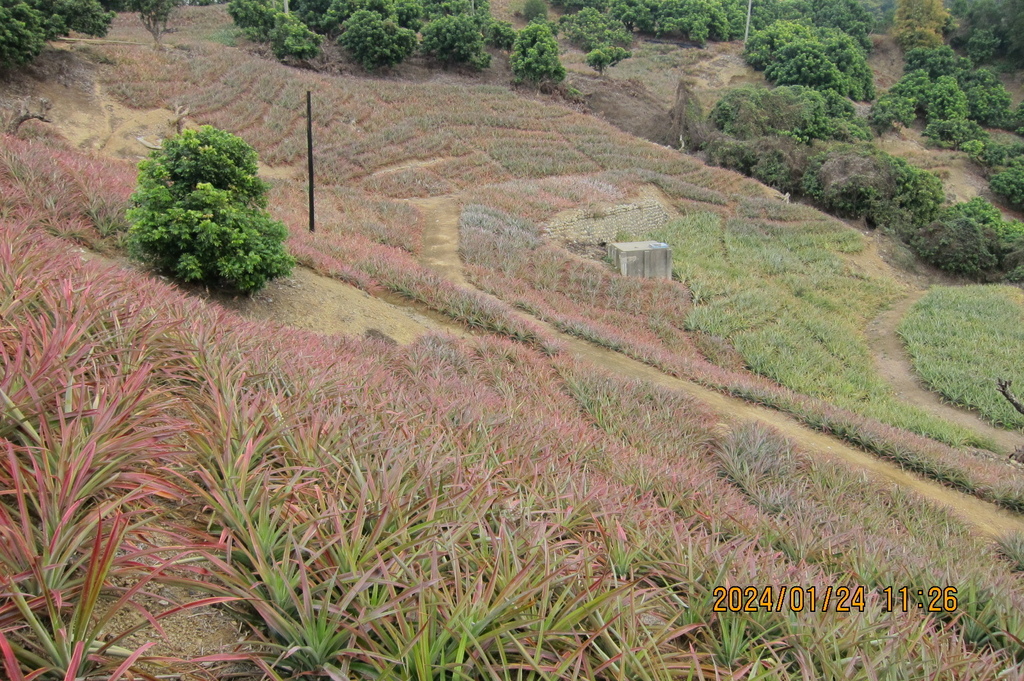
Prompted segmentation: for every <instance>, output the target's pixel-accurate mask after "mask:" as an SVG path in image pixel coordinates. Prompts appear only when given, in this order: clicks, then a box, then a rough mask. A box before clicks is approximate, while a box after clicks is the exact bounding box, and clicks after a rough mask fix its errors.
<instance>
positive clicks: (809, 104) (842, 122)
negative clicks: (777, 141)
mask: <svg viewBox="0 0 1024 681" xmlns="http://www.w3.org/2000/svg"><path fill="white" fill-rule="evenodd" d="M709 120H710V121H711V122H712V123H713V124H714V125H715V127H717V128H718V129H719V130H721V131H723V132H725V133H727V134H729V135H733V136H735V137H737V138H739V139H742V140H750V139H756V138H758V137H764V136H783V137H792V138H793V139H795V140H797V141H798V142H803V143H805V144H808V143H810V142H811V141H813V140H830V139H839V140H849V139H867V137H868V134H867V131H866V130H865V129H864V128H863V124H862V123H858V122H856V115H855V113H854V109H853V106H852V105H851V104H850V103H849V101H847V100H846V99H844V98H842V97H839V96H838V95H832V96H830V95H828V94H825V93H822V92H819V91H817V90H813V89H811V88H807V87H802V86H798V85H794V86H780V87H777V88H773V89H768V88H765V87H757V86H753V85H747V86H741V87H738V88H735V89H733V90H730V91H729V92H728V93H726V95H725V96H724V97H723V98H722V99H721V100H719V101H718V103H717V104H716V105H715V108H714V109H712V111H711V114H710V116H709Z"/></svg>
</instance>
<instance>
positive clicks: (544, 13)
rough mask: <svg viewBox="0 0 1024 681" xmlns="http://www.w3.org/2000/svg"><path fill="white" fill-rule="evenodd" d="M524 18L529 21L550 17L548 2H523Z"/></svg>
mask: <svg viewBox="0 0 1024 681" xmlns="http://www.w3.org/2000/svg"><path fill="white" fill-rule="evenodd" d="M523 18H524V19H526V20H527V21H533V20H534V19H537V18H540V19H547V18H548V3H546V2H544V0H526V2H524V3H523Z"/></svg>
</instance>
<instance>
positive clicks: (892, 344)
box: [867, 290, 1024, 454]
mask: <svg viewBox="0 0 1024 681" xmlns="http://www.w3.org/2000/svg"><path fill="white" fill-rule="evenodd" d="M926 293H927V291H923V290H919V291H914V292H913V293H911V294H910V295H909V296H907V297H906V298H904V299H903V300H901V301H900V302H899V303H897V304H896V305H895V306H893V307H892V308H891V309H889V310H887V311H885V312H883V313H882V314H880V315H879V316H878V317H876V318H875V319H874V320H873V321H872V322H871V323H870V324H869V325H868V328H867V337H868V346H869V347H870V348H871V355H872V356H873V357H874V359H875V368H876V369H877V370H878V373H879V374H880V375H881V376H882V377H883V378H884V379H885V380H887V381H888V382H889V384H890V385H892V387H893V389H894V390H895V391H896V395H897V396H899V398H900V399H901V400H903V401H904V402H907V403H909V404H912V405H914V406H915V407H919V408H921V409H923V410H925V411H927V412H928V413H929V414H932V415H933V416H937V417H939V418H942V419H945V420H947V421H951V422H952V423H956V424H958V425H961V426H963V427H964V428H969V429H971V430H973V431H974V432H976V433H979V434H981V435H984V436H985V437H988V438H991V439H992V440H993V441H995V443H996V444H997V445H999V447H1000V448H1001V449H1002V450H1003V451H1002V453H1003V454H1007V453H1009V452H1012V451H1013V450H1015V449H1016V448H1017V447H1021V446H1024V437H1022V436H1021V435H1020V434H1018V433H1013V432H1010V431H1008V430H1003V429H1001V428H996V427H995V426H993V425H992V424H990V423H988V422H987V421H985V420H984V419H982V418H981V417H980V416H978V415H977V414H976V413H974V412H972V411H968V410H966V409H960V408H959V407H955V406H953V405H952V404H949V403H948V402H944V401H943V400H942V398H941V397H940V396H939V395H938V394H937V393H935V392H932V391H931V390H929V389H928V388H927V387H925V385H924V383H923V382H922V381H921V379H920V378H919V377H918V376H917V374H916V373H914V366H913V363H912V362H911V359H910V355H909V354H908V353H907V350H906V348H904V347H903V340H902V339H901V338H900V337H899V335H898V334H897V333H896V327H897V326H899V323H900V320H901V319H903V317H904V316H905V315H906V314H907V312H908V311H909V310H910V308H911V306H913V304H914V303H916V302H917V301H918V300H920V299H921V298H922V297H924V295H925V294H926Z"/></svg>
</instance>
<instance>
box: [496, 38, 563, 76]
mask: <svg viewBox="0 0 1024 681" xmlns="http://www.w3.org/2000/svg"><path fill="white" fill-rule="evenodd" d="M509 64H510V66H511V67H512V73H514V74H515V76H516V78H517V79H518V80H519V81H529V82H531V83H535V84H536V83H540V82H542V81H545V80H547V81H553V82H556V83H557V82H561V81H562V80H564V79H565V67H564V66H562V62H561V61H559V59H558V41H556V40H555V37H554V35H552V33H551V29H550V28H548V27H547V25H545V24H530V25H528V26H527V27H526V28H524V29H523V30H521V31H519V34H518V35H517V36H516V42H515V45H514V46H513V47H512V55H511V57H510V58H509Z"/></svg>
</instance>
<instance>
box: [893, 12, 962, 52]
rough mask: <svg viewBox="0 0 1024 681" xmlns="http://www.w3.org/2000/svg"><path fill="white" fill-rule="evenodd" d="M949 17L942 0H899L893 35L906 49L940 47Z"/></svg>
mask: <svg viewBox="0 0 1024 681" xmlns="http://www.w3.org/2000/svg"><path fill="white" fill-rule="evenodd" d="M948 19H949V12H947V11H946V9H945V8H944V7H943V6H942V0H897V2H896V17H895V20H894V26H893V37H894V38H896V42H897V43H899V46H900V47H902V48H903V49H904V50H909V49H912V48H915V47H938V46H939V45H941V44H942V30H943V28H944V27H945V26H946V22H947V21H948Z"/></svg>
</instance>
